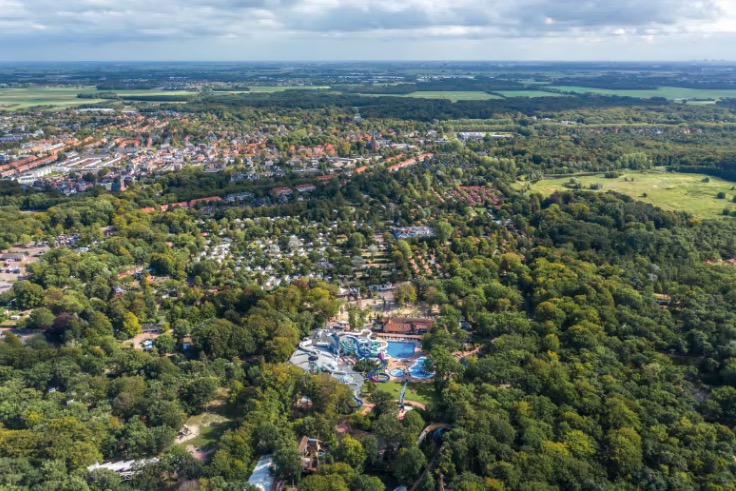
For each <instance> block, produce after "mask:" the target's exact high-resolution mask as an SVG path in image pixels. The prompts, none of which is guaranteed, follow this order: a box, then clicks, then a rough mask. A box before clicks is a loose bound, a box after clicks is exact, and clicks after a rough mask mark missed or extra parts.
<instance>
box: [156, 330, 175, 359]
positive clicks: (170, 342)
mask: <svg viewBox="0 0 736 491" xmlns="http://www.w3.org/2000/svg"><path fill="white" fill-rule="evenodd" d="M153 345H154V346H155V347H156V349H157V350H158V352H159V353H161V354H164V353H173V352H174V349H176V340H175V339H174V337H173V336H172V335H171V334H162V335H160V336H159V337H157V338H156V339H154V340H153Z"/></svg>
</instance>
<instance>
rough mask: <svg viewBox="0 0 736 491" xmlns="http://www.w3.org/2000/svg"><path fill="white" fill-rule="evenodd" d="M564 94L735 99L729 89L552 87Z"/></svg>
mask: <svg viewBox="0 0 736 491" xmlns="http://www.w3.org/2000/svg"><path fill="white" fill-rule="evenodd" d="M554 88H555V89H558V90H563V91H565V92H576V93H578V94H602V95H618V96H629V97H640V98H644V99H646V98H650V97H664V98H666V99H671V100H674V99H723V98H726V97H736V90H733V89H731V90H729V89H721V90H717V89H688V88H683V87H659V88H657V89H653V90H615V89H593V88H588V87H571V86H559V87H554Z"/></svg>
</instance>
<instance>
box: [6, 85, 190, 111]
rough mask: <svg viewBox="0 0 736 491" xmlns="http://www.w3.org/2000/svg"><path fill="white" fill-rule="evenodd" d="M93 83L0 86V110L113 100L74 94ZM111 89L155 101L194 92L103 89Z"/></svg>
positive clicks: (90, 90)
mask: <svg viewBox="0 0 736 491" xmlns="http://www.w3.org/2000/svg"><path fill="white" fill-rule="evenodd" d="M97 92H98V90H97V89H96V88H95V87H27V88H19V89H0V110H6V111H7V110H18V109H28V108H30V107H57V108H63V107H71V106H81V105H90V104H102V103H111V102H115V101H114V100H104V99H94V98H93V99H84V98H81V99H80V98H78V97H77V94H95V93H97ZM104 92H105V93H108V94H109V93H111V92H112V93H115V94H117V95H118V96H120V97H145V98H146V100H148V101H151V102H156V98H157V97H160V98H161V100H162V101H165V100H166V98H167V97H173V96H179V97H182V96H194V95H197V92H193V91H192V92H190V91H185V90H115V91H104Z"/></svg>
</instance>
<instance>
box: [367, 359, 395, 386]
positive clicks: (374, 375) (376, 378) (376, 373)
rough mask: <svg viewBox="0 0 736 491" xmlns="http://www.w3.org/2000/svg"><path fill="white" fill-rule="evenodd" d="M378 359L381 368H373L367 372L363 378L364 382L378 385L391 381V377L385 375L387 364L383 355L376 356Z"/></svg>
mask: <svg viewBox="0 0 736 491" xmlns="http://www.w3.org/2000/svg"><path fill="white" fill-rule="evenodd" d="M378 359H379V360H381V366H380V367H378V368H374V369H373V370H371V371H370V372H368V375H366V376H365V378H366V380H370V381H371V382H377V383H379V384H385V383H386V382H388V381H389V380H391V376H390V375H389V374H388V373H386V366H387V365H388V362H387V361H386V359H385V358H384V357H383V353H379V354H378Z"/></svg>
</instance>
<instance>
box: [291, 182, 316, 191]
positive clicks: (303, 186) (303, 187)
mask: <svg viewBox="0 0 736 491" xmlns="http://www.w3.org/2000/svg"><path fill="white" fill-rule="evenodd" d="M294 188H295V189H296V190H297V191H299V192H300V193H311V192H312V191H314V190H316V189H317V187H316V186H315V185H314V184H299V185H298V186H294Z"/></svg>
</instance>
